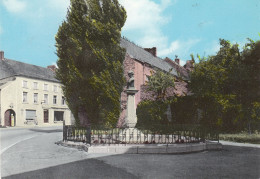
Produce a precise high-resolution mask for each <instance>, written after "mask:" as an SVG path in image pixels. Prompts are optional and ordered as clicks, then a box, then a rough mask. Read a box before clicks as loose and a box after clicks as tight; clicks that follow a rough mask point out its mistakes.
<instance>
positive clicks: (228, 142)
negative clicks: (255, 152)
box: [219, 140, 260, 148]
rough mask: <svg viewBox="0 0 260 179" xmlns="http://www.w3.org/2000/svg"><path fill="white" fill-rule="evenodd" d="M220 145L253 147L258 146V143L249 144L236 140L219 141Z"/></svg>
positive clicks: (259, 146) (259, 145)
mask: <svg viewBox="0 0 260 179" xmlns="http://www.w3.org/2000/svg"><path fill="white" fill-rule="evenodd" d="M219 142H220V143H221V144H222V145H232V146H238V147H254V148H260V144H249V143H238V142H230V141H224V140H220V141H219Z"/></svg>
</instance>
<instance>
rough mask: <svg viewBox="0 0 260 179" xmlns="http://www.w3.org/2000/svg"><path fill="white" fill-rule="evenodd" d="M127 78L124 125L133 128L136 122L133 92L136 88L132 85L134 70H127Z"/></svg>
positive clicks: (134, 92) (135, 91)
mask: <svg viewBox="0 0 260 179" xmlns="http://www.w3.org/2000/svg"><path fill="white" fill-rule="evenodd" d="M128 76H129V80H128V82H127V90H126V93H127V110H126V118H125V126H126V127H127V128H134V127H135V125H136V123H137V117H136V108H135V94H136V93H137V92H138V90H136V89H135V85H134V72H133V71H129V72H128Z"/></svg>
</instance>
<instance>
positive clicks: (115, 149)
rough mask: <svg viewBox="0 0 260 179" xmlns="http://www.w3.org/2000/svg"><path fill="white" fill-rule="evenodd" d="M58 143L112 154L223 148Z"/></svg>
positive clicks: (219, 147)
mask: <svg viewBox="0 0 260 179" xmlns="http://www.w3.org/2000/svg"><path fill="white" fill-rule="evenodd" d="M56 144H57V145H61V146H64V147H71V148H76V149H79V150H83V151H86V152H88V153H111V154H182V153H194V152H202V151H209V150H222V144H221V143H198V144H170V145H166V144H163V145H159V144H158V145H156V144H154V145H153V144H149V146H148V145H143V144H140V145H131V144H128V145H110V146H100V145H98V146H97V145H96V146H90V145H88V144H83V143H74V142H63V141H59V142H56Z"/></svg>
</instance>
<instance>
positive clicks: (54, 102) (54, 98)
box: [53, 95, 57, 104]
mask: <svg viewBox="0 0 260 179" xmlns="http://www.w3.org/2000/svg"><path fill="white" fill-rule="evenodd" d="M53 104H57V95H53Z"/></svg>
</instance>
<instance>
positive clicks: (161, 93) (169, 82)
mask: <svg viewBox="0 0 260 179" xmlns="http://www.w3.org/2000/svg"><path fill="white" fill-rule="evenodd" d="M174 81H175V79H174V77H173V76H172V75H171V74H170V72H167V73H166V72H163V71H161V70H157V71H156V72H155V73H152V75H151V76H150V77H149V81H148V83H147V91H152V92H153V93H154V94H155V98H156V99H157V100H165V98H166V90H167V88H169V87H174V86H175V84H174Z"/></svg>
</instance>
